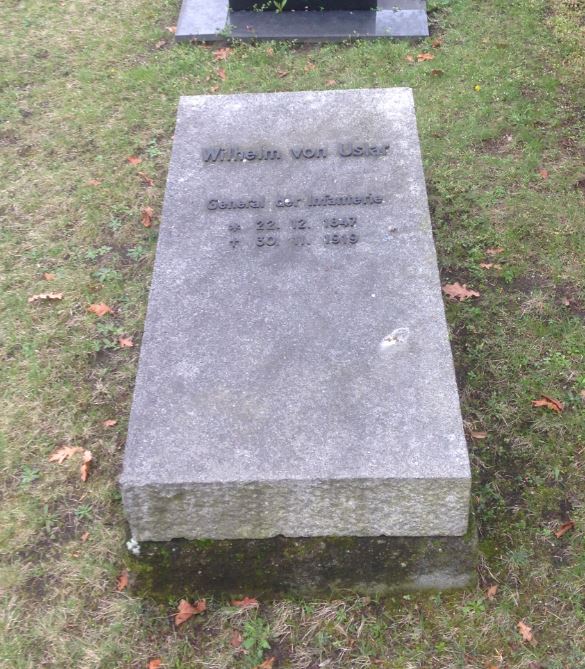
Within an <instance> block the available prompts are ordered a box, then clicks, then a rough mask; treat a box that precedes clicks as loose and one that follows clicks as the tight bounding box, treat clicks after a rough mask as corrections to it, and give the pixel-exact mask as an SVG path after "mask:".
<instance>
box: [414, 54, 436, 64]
mask: <svg viewBox="0 0 585 669" xmlns="http://www.w3.org/2000/svg"><path fill="white" fill-rule="evenodd" d="M434 58H435V55H434V54H432V53H419V54H418V56H417V57H416V60H417V62H418V63H423V62H424V61H425V60H434Z"/></svg>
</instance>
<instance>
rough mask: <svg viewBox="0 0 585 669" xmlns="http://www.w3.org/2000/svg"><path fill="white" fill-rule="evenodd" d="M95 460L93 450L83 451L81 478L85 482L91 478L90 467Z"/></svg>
mask: <svg viewBox="0 0 585 669" xmlns="http://www.w3.org/2000/svg"><path fill="white" fill-rule="evenodd" d="M92 462H93V455H92V454H91V451H83V462H82V463H81V467H80V470H79V471H80V472H81V480H82V481H83V482H84V483H85V481H87V479H88V478H89V468H90V466H91V463H92Z"/></svg>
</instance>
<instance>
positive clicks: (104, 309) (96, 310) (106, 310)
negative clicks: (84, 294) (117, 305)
mask: <svg viewBox="0 0 585 669" xmlns="http://www.w3.org/2000/svg"><path fill="white" fill-rule="evenodd" d="M87 310H88V311H90V312H91V313H92V314H95V315H96V316H98V317H99V318H101V317H102V316H105V315H106V314H113V313H114V312H113V311H112V308H111V307H108V305H107V304H105V303H104V302H100V303H99V304H90V305H89V307H87Z"/></svg>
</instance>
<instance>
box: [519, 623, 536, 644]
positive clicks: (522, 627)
mask: <svg viewBox="0 0 585 669" xmlns="http://www.w3.org/2000/svg"><path fill="white" fill-rule="evenodd" d="M516 627H517V628H518V631H519V632H520V634H521V635H522V640H523V641H532V639H533V638H534V636H533V634H532V627H529V626H528V625H527V624H526V623H525V622H524V621H523V620H521V621H520V622H519V623H518V625H516Z"/></svg>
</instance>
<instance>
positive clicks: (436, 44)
mask: <svg viewBox="0 0 585 669" xmlns="http://www.w3.org/2000/svg"><path fill="white" fill-rule="evenodd" d="M431 46H432V47H433V49H438V48H439V47H441V46H443V40H442V39H441V38H440V37H438V38H437V39H436V40H435V41H434V42H433V43H432V45H431Z"/></svg>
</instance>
